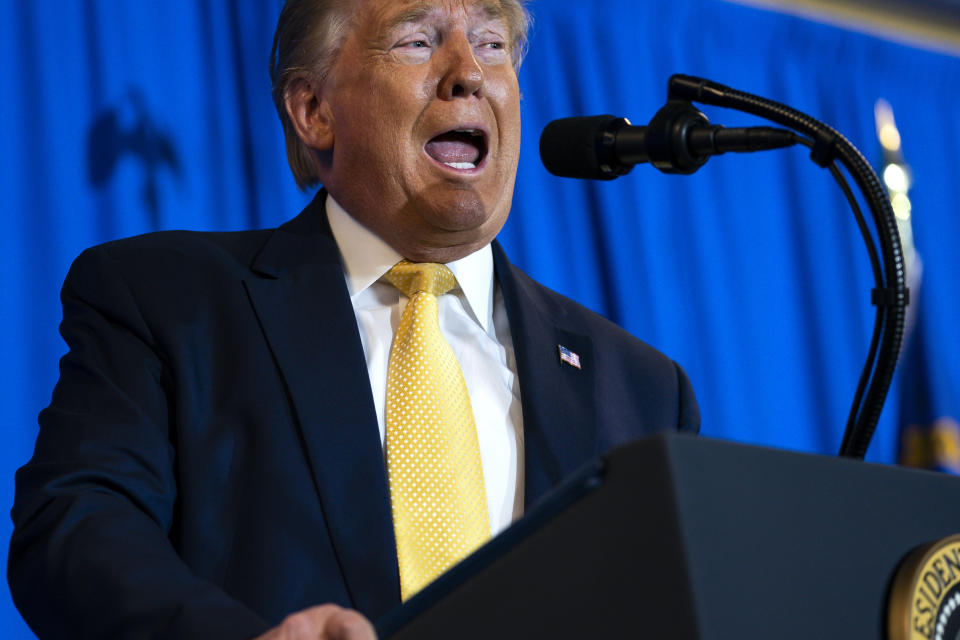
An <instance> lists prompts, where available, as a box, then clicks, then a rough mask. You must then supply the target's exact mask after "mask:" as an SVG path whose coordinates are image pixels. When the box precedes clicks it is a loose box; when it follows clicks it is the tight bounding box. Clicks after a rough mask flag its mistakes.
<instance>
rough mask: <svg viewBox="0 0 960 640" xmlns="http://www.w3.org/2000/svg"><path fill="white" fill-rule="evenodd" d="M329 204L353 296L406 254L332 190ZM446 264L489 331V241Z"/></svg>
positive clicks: (491, 286) (485, 329)
mask: <svg viewBox="0 0 960 640" xmlns="http://www.w3.org/2000/svg"><path fill="white" fill-rule="evenodd" d="M326 206H327V218H328V219H329V221H330V229H331V231H332V232H333V238H334V240H335V241H336V243H337V246H338V247H339V248H340V258H341V261H342V263H343V272H344V274H345V276H346V279H347V289H348V290H349V292H350V299H351V300H352V299H354V298H355V297H356V296H357V295H359V294H360V293H361V292H363V291H365V290H366V289H367V288H369V287H370V285H372V284H373V283H375V282H376V281H377V280H379V279H380V278H381V277H382V276H383V274H385V273H386V272H387V271H389V270H390V268H391V267H392V266H393V265H395V264H397V263H398V262H400V261H401V260H403V256H401V255H400V254H399V253H397V251H396V250H395V249H394V248H393V247H391V246H390V245H389V244H387V243H386V242H384V240H383V239H382V238H380V237H379V236H378V235H376V234H375V233H373V232H372V231H370V230H369V229H367V228H366V227H365V226H363V225H362V224H360V223H359V222H357V221H356V220H355V219H354V218H353V216H351V215H350V214H349V213H347V212H346V211H345V210H344V209H343V207H341V206H340V205H339V204H338V203H337V201H336V200H334V199H333V196H331V195H330V194H327V202H326ZM447 267H449V268H450V271H452V272H453V275H454V276H456V278H457V284H458V285H460V289H461V290H462V291H463V295H464V297H465V298H466V301H467V307H468V308H469V310H470V311H472V312H473V315H474V319H475V320H476V321H477V322H478V323H479V324H480V326H481V327H483V330H484V331H486V332H489V331H490V326H491V324H492V322H493V252H492V251H491V249H490V245H489V244H487V245H484V246H483V247H482V248H481V249H478V250H477V251H474V252H473V253H471V254H470V255H468V256H466V257H464V258H460V259H459V260H455V261H454V262H448V263H447Z"/></svg>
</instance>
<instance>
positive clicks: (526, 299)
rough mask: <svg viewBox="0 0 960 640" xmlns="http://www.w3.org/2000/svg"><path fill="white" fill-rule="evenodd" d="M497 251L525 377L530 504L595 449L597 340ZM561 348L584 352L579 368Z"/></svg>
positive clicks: (523, 392)
mask: <svg viewBox="0 0 960 640" xmlns="http://www.w3.org/2000/svg"><path fill="white" fill-rule="evenodd" d="M493 256H494V267H495V269H496V273H497V279H498V281H499V283H500V288H501V290H502V292H503V298H504V303H505V304H506V307H507V317H508V318H509V321H510V333H511V334H512V336H513V346H514V352H515V354H516V359H517V375H518V376H519V379H520V396H521V401H522V403H523V432H524V452H525V453H524V465H525V479H524V480H525V490H524V503H525V504H526V505H527V508H528V509H529V507H531V506H532V505H533V504H534V503H535V502H536V500H537V499H539V498H540V497H541V496H543V495H544V494H545V493H546V492H547V491H549V490H550V489H552V488H553V487H554V486H556V485H557V484H558V483H559V482H560V481H561V480H563V478H565V477H566V476H568V475H569V474H571V473H573V472H574V471H576V470H577V468H579V467H580V466H581V465H582V464H584V463H585V462H586V461H588V460H589V459H590V458H591V457H593V456H594V455H595V454H596V404H595V399H594V385H595V382H596V377H595V369H594V362H595V360H594V352H593V341H592V340H591V338H590V336H587V335H584V334H582V333H578V332H576V331H572V330H570V329H569V327H567V326H565V325H566V324H567V323H566V318H565V316H566V313H565V312H564V310H563V308H562V307H560V306H559V305H557V304H556V303H555V302H554V301H553V300H551V299H550V298H548V297H547V296H545V295H544V291H543V288H542V287H540V286H539V285H537V284H536V283H534V282H533V281H532V280H531V279H530V278H529V277H528V276H527V275H526V274H524V273H522V272H521V271H519V270H518V269H516V268H515V267H514V266H513V265H511V264H510V263H509V261H508V260H507V258H506V256H505V254H504V253H503V250H502V249H501V248H500V245H499V243H496V242H494V245H493ZM560 346H563V347H565V348H567V349H569V350H570V351H571V352H573V353H574V354H576V355H577V356H578V357H579V359H580V367H581V368H579V369H578V368H576V367H575V366H573V365H571V364H569V363H567V362H564V361H562V360H561V359H560V354H559V349H558V347H560Z"/></svg>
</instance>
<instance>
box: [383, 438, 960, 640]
mask: <svg viewBox="0 0 960 640" xmlns="http://www.w3.org/2000/svg"><path fill="white" fill-rule="evenodd" d="M953 533H960V479H958V478H954V477H950V476H945V475H942V474H935V473H929V472H924V471H916V470H910V469H903V468H897V467H888V466H880V465H874V464H867V463H863V462H859V461H852V460H845V459H839V458H832V457H827V456H814V455H807V454H800V453H791V452H786V451H777V450H771V449H764V448H760V447H753V446H746V445H739V444H733V443H729V442H720V441H713V440H709V439H706V438H694V437H691V436H683V435H678V434H664V435H661V436H656V437H652V438H649V439H645V440H641V441H638V442H636V443H633V444H630V445H626V446H624V447H621V448H619V449H616V450H614V451H612V452H611V453H610V454H608V455H607V456H606V457H605V458H603V459H602V460H598V461H597V462H595V463H594V464H592V465H589V466H587V467H585V468H584V469H583V470H582V471H581V472H580V473H579V474H577V475H576V476H575V477H573V478H571V480H570V481H569V482H568V483H567V484H566V485H565V486H564V487H562V488H561V489H560V490H559V492H558V493H557V494H556V495H553V496H551V497H550V498H549V499H548V500H546V501H545V502H544V503H541V504H540V505H537V506H536V507H535V508H534V509H531V511H530V513H529V515H528V516H525V517H524V518H523V519H522V520H520V521H519V522H518V523H516V524H514V525H513V526H512V527H510V528H509V529H508V530H507V531H505V532H504V533H503V534H501V535H500V536H498V537H497V538H495V539H494V540H492V541H491V542H490V543H489V544H488V545H486V546H485V547H483V548H482V549H480V550H479V551H478V552H477V553H475V554H474V555H473V556H471V557H470V558H468V559H467V560H465V561H464V562H463V563H461V564H460V565H458V566H457V567H455V568H454V569H453V570H451V571H450V572H448V573H447V574H446V575H445V576H443V577H441V578H440V579H439V580H438V581H437V582H435V583H434V584H433V585H431V586H430V587H428V588H427V589H425V590H424V591H423V592H421V593H420V594H418V595H417V596H416V597H415V598H413V599H411V600H410V601H409V602H407V603H406V604H405V605H404V606H403V607H401V608H399V609H397V610H396V611H394V612H393V613H392V614H390V615H388V616H386V617H385V618H384V619H382V620H380V621H378V623H377V628H378V631H379V632H380V637H381V638H389V639H390V640H412V639H414V638H416V639H418V640H425V639H430V638H458V639H471V638H477V639H479V638H484V639H487V638H578V639H580V638H598V637H626V638H671V639H677V640H680V639H687V638H690V639H693V638H697V639H706V638H711V639H712V638H717V639H729V638H737V639H749V638H785V639H789V638H797V639H801V638H802V639H804V640H810V639H813V638H817V639H824V638H844V639H850V638H870V639H880V638H884V637H886V606H887V597H888V591H889V587H890V583H891V581H892V579H893V576H894V573H895V572H896V569H897V568H898V565H899V564H900V562H901V561H902V559H903V558H904V557H905V556H906V555H907V553H908V552H909V551H910V550H911V549H913V548H915V547H916V546H918V545H920V544H923V543H927V542H930V541H932V540H936V539H940V538H943V537H946V536H948V535H950V534H953Z"/></svg>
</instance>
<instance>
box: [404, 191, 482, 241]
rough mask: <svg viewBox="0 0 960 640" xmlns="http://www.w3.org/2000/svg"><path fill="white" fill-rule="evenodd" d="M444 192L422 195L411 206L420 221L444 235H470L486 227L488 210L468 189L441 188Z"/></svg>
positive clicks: (476, 195) (474, 193)
mask: <svg viewBox="0 0 960 640" xmlns="http://www.w3.org/2000/svg"><path fill="white" fill-rule="evenodd" d="M443 191H445V193H425V194H422V195H421V196H420V197H418V198H416V199H415V201H414V202H413V203H412V204H413V206H414V208H415V209H416V210H417V211H418V212H419V214H420V217H421V218H422V219H423V221H424V222H425V223H426V224H428V225H429V226H431V227H434V228H436V229H438V230H441V231H447V232H454V233H456V232H470V231H473V230H480V229H482V228H483V227H485V226H487V223H488V222H489V221H490V220H491V218H492V217H493V216H492V215H491V213H492V212H491V209H490V208H489V207H487V206H486V205H485V204H484V202H483V200H482V199H481V198H480V196H479V194H477V193H476V192H475V191H473V190H472V189H469V188H468V189H453V190H449V189H444V190H443Z"/></svg>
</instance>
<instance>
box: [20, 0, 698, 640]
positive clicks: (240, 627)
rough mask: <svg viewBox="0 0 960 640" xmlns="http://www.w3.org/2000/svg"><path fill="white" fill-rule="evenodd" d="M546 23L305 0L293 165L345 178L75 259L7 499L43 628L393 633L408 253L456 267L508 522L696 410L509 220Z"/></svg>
mask: <svg viewBox="0 0 960 640" xmlns="http://www.w3.org/2000/svg"><path fill="white" fill-rule="evenodd" d="M525 25H526V14H525V13H524V9H523V7H522V5H521V4H520V3H519V2H517V1H515V0H352V1H351V0H344V1H340V2H334V1H326V2H322V1H320V0H290V1H289V2H288V3H287V5H286V6H285V8H284V11H283V13H282V15H281V18H280V23H279V25H278V28H277V43H276V49H277V51H276V62H275V65H274V68H273V69H272V72H273V74H274V80H275V83H274V84H275V86H274V94H275V98H276V99H277V102H278V107H279V110H280V115H281V120H282V121H283V123H284V129H285V131H286V133H287V136H288V156H289V158H290V160H291V166H292V167H293V169H294V173H295V175H296V177H297V180H298V182H300V183H301V184H309V183H311V182H317V181H318V182H320V183H322V184H323V185H324V188H325V190H323V191H321V192H320V194H318V196H317V198H316V199H315V200H314V202H313V203H312V204H311V205H310V206H309V207H308V208H307V209H306V210H305V211H304V212H303V213H301V214H300V215H299V216H298V217H297V218H296V219H294V220H292V221H290V222H289V223H287V224H286V225H284V226H282V227H280V228H279V229H277V230H267V231H255V232H241V233H228V234H201V233H184V232H168V233H160V234H150V235H147V236H142V237H139V238H133V239H130V240H125V241H120V242H115V243H110V244H107V245H104V246H101V247H95V248H94V249H91V250H89V251H87V252H85V253H84V254H83V255H82V256H81V257H80V258H78V260H77V261H76V263H75V264H74V266H73V267H72V269H71V273H70V274H69V275H68V277H67V281H66V283H65V285H64V291H63V301H64V322H63V325H62V333H63V335H64V338H65V340H66V341H67V343H68V345H69V347H70V351H69V353H68V354H67V355H66V356H65V357H64V359H63V360H62V362H61V380H60V382H59V383H58V385H57V388H56V390H55V391H54V396H53V400H52V402H51V405H50V407H48V408H47V409H46V410H45V411H44V412H43V413H42V414H41V418H40V423H41V430H40V435H39V437H38V441H37V448H36V451H35V454H34V457H33V459H32V460H31V461H30V462H29V463H28V464H27V465H26V466H25V467H24V468H23V469H21V470H20V471H19V473H18V476H17V497H16V503H15V506H14V510H13V517H14V521H15V524H16V530H15V533H14V537H13V540H12V542H11V556H10V565H9V578H10V582H11V587H12V591H13V594H14V598H15V601H16V602H17V605H18V606H19V607H20V609H21V611H22V612H23V614H24V617H25V618H26V619H27V621H28V622H29V623H30V624H31V626H32V627H33V629H34V630H35V631H36V632H37V633H38V635H39V636H41V637H109V638H126V637H130V638H135V637H136V638H139V637H175V638H189V637H205V638H208V637H215V638H250V637H253V636H256V635H257V634H263V635H262V637H264V638H288V637H289V638H294V637H296V638H301V637H302V638H306V637H310V638H324V637H329V638H369V637H372V635H373V631H372V628H371V626H370V624H369V622H368V621H367V620H366V619H365V617H364V616H366V617H367V618H370V619H376V618H377V617H379V616H381V615H383V614H384V613H386V612H387V611H389V610H390V609H391V608H393V607H395V606H398V605H399V604H400V602H401V590H402V589H404V588H405V587H404V584H405V578H404V569H403V568H401V569H399V570H398V558H397V554H398V543H399V541H400V539H401V537H403V536H401V535H399V533H398V534H397V535H395V533H394V526H395V525H397V521H396V520H395V519H396V518H397V507H396V503H397V499H396V495H397V494H396V490H397V489H396V487H395V486H394V485H395V480H394V472H393V469H392V468H391V469H389V478H390V479H389V481H388V473H387V472H385V452H384V446H385V444H384V443H385V442H386V459H387V464H386V466H387V467H390V465H391V464H392V462H391V459H393V458H396V456H397V452H396V451H394V449H393V447H395V446H397V445H394V444H393V441H391V435H390V434H391V432H392V429H393V427H391V420H392V419H391V417H390V416H391V394H392V393H394V392H393V391H391V389H392V388H395V386H396V385H395V384H394V383H393V382H391V380H390V378H392V377H393V373H392V369H390V367H392V366H393V365H392V364H390V362H391V361H392V360H393V358H394V355H393V354H392V353H390V350H391V341H393V340H394V333H395V332H396V333H397V334H398V336H399V333H400V332H401V325H403V324H404V320H403V318H404V314H405V313H406V311H407V307H411V308H412V307H413V305H414V302H413V300H414V299H415V297H416V295H419V293H417V294H412V293H411V294H407V293H401V292H400V291H399V290H398V289H397V288H395V287H394V286H393V285H391V284H389V283H388V282H385V281H384V280H383V278H387V279H390V277H391V273H392V272H393V267H394V265H395V264H396V263H398V262H399V261H400V260H402V259H406V260H407V261H410V262H414V263H440V264H445V265H447V266H448V268H449V272H450V273H451V274H452V276H453V278H455V284H456V286H455V288H454V290H453V291H452V292H451V293H448V294H436V295H435V297H436V298H437V307H438V308H439V312H438V313H439V326H440V328H441V329H442V333H444V334H445V335H444V340H446V341H447V342H449V345H450V347H451V348H452V351H453V352H454V353H455V355H456V358H457V360H458V361H459V367H458V368H459V369H462V379H463V380H464V381H465V385H466V387H467V389H468V390H469V398H470V403H471V404H472V406H473V410H472V412H471V413H472V414H473V415H471V416H470V417H469V418H468V420H469V422H470V424H471V431H472V438H473V442H474V443H475V446H476V448H478V449H479V460H478V463H480V464H482V477H483V479H484V480H485V483H484V485H483V491H484V497H485V499H483V500H481V502H482V504H483V505H484V512H483V520H484V527H486V531H487V534H486V535H489V534H490V533H493V534H495V533H496V532H497V531H499V530H501V529H503V528H504V527H505V526H507V525H509V523H510V522H511V521H512V520H513V519H515V518H516V517H517V516H518V515H519V514H520V513H521V511H522V509H523V508H524V506H525V505H526V506H529V505H531V504H532V503H533V502H534V501H535V500H536V499H538V498H539V497H541V496H542V495H543V494H545V493H546V492H547V491H549V489H550V488H552V487H553V486H555V485H556V484H557V483H559V482H560V481H561V480H562V479H563V477H564V476H565V475H566V474H568V473H570V472H571V471H573V470H574V469H576V468H577V467H578V466H579V465H580V464H582V463H583V462H585V461H586V460H588V459H589V458H591V457H592V456H594V455H596V454H598V453H601V452H603V451H604V450H606V449H608V448H610V447H611V446H614V445H616V444H619V443H622V442H625V441H627V440H629V439H632V438H635V437H638V436H641V435H643V434H647V433H652V432H654V431H657V430H660V429H675V428H679V429H688V430H696V429H697V426H698V422H699V416H698V413H697V410H696V405H695V402H694V400H693V396H692V392H691V391H690V388H689V383H688V382H687V380H686V377H685V375H684V374H683V372H682V371H681V370H680V369H679V367H677V366H676V365H675V364H674V363H673V362H671V361H670V360H668V359H667V358H665V357H664V356H662V355H660V354H659V353H657V352H655V351H654V350H653V349H651V348H650V347H648V346H647V345H644V344H643V343H641V342H639V341H637V340H636V339H634V338H632V337H631V336H629V335H628V334H626V333H625V332H623V331H622V330H620V329H618V328H617V327H615V326H614V325H612V324H610V323H609V322H607V321H605V320H603V319H602V318H600V317H599V316H596V315H595V314H593V313H591V312H590V311H588V310H586V309H584V308H583V307H580V306H579V305H577V304H575V303H573V302H571V301H569V300H567V299H565V298H563V297H562V296H559V295H558V294H556V293H553V292H551V291H549V290H547V289H545V288H543V287H541V286H540V285H538V284H536V283H534V282H533V281H532V280H530V279H529V278H528V277H527V276H526V275H524V274H523V273H522V272H520V271H519V270H517V269H516V268H515V267H513V266H512V265H511V264H510V263H509V262H508V261H507V259H506V257H505V256H504V255H503V252H502V250H501V249H500V248H499V246H498V245H497V244H496V243H495V242H494V237H495V236H496V234H497V233H498V232H499V230H500V228H501V227H502V226H503V224H504V221H505V220H506V217H507V214H508V212H509V209H510V202H511V196H512V191H513V181H514V176H515V172H516V166H517V156H518V151H519V144H520V118H519V89H518V85H517V77H516V66H517V65H518V64H519V59H520V55H521V50H522V43H523V41H524V38H525V28H526V27H525ZM398 286H399V285H398ZM408 297H409V298H410V300H411V302H410V304H409V305H408V304H407V299H408ZM397 340H399V337H397ZM388 369H390V370H391V374H390V375H389V376H388ZM457 375H460V374H459V373H458V374H457ZM391 385H394V386H393V387H392V386H391ZM404 401H405V400H401V402H404ZM521 406H522V409H521ZM394 411H395V407H394ZM474 419H475V422H476V424H475V428H474V427H473V426H472V425H473V421H474ZM395 437H396V436H394V438H395ZM420 488H421V487H415V490H417V489H420ZM422 490H423V491H425V492H426V491H429V490H430V488H429V487H426V486H423V487H422ZM391 502H393V505H394V509H393V512H391ZM488 515H489V520H488V521H487V516H488ZM397 527H398V528H397V531H398V532H399V531H400V528H399V525H397ZM416 533H418V532H416V531H414V534H416ZM446 533H452V534H454V535H456V534H458V533H459V532H456V531H454V532H446ZM402 564H404V562H403V561H401V565H402ZM419 586H420V585H418V586H416V587H415V589H416V588H419ZM415 589H414V590H415ZM407 595H408V594H407V592H406V591H405V592H404V597H406V596H407ZM348 609H356V610H358V611H359V612H360V613H357V612H356V611H350V610H348ZM361 614H363V615H361Z"/></svg>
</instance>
